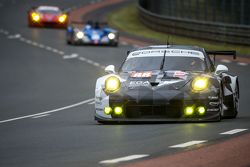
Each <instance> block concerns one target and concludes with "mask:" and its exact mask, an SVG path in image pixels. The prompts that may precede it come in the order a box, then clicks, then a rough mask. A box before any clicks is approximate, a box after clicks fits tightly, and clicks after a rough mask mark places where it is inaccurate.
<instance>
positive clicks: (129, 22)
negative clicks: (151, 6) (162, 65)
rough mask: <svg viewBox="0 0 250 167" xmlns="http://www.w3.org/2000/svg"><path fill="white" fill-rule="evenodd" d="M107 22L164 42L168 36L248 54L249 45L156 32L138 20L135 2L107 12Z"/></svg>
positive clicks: (249, 50) (181, 42) (186, 43)
mask: <svg viewBox="0 0 250 167" xmlns="http://www.w3.org/2000/svg"><path fill="white" fill-rule="evenodd" d="M107 19H108V22H109V23H110V24H111V25H112V26H114V27H116V28H117V29H119V30H121V31H124V32H127V33H130V34H132V35H136V36H142V37H145V38H149V39H154V40H158V41H161V42H162V43H166V39H167V38H168V37H169V39H170V42H171V43H172V42H173V43H174V44H185V45H197V46H200V47H203V48H206V49H207V50H236V51H237V53H238V54H241V55H248V56H250V47H248V46H242V45H233V44H225V43H220V42H212V41H206V40H200V39H193V38H188V37H182V36H177V35H172V34H166V33H161V32H156V31H154V30H152V29H149V28H147V27H146V26H145V25H143V24H142V23H141V22H140V21H139V16H138V11H137V8H136V4H133V5H129V6H126V7H123V8H121V9H119V10H116V11H113V12H111V13H110V14H108V17H107Z"/></svg>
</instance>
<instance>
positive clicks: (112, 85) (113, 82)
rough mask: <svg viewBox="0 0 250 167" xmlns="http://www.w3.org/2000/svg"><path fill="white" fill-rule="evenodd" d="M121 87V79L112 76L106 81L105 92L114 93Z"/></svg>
mask: <svg viewBox="0 0 250 167" xmlns="http://www.w3.org/2000/svg"><path fill="white" fill-rule="evenodd" d="M120 87H121V82H120V80H119V78H117V77H115V76H111V77H109V78H107V79H106V81H105V91H106V92H108V93H114V92H116V91H118V90H119V89H120Z"/></svg>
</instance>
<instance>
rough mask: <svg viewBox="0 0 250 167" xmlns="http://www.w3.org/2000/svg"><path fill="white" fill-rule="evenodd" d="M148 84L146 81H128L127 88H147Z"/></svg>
mask: <svg viewBox="0 0 250 167" xmlns="http://www.w3.org/2000/svg"><path fill="white" fill-rule="evenodd" d="M149 85H150V83H149V82H148V81H130V83H129V88H135V87H138V86H149Z"/></svg>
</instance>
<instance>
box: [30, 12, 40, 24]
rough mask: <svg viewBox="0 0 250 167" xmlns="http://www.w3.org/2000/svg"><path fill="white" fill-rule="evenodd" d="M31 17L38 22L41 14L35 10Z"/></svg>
mask: <svg viewBox="0 0 250 167" xmlns="http://www.w3.org/2000/svg"><path fill="white" fill-rule="evenodd" d="M31 18H32V20H33V21H34V22H38V21H39V20H40V15H39V14H38V13H36V12H33V13H32V14H31Z"/></svg>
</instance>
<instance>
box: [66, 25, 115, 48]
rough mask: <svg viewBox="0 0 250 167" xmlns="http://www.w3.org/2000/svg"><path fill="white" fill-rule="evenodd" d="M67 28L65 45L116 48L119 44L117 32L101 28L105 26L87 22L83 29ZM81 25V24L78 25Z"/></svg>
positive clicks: (77, 27) (76, 27)
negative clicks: (108, 46)
mask: <svg viewBox="0 0 250 167" xmlns="http://www.w3.org/2000/svg"><path fill="white" fill-rule="evenodd" d="M73 24H78V26H74V25H71V26H68V28H67V43H68V44H72V45H80V44H85V45H86V44H89V45H110V46H117V45H118V42H119V34H118V31H116V30H114V29H112V28H109V27H107V26H103V25H106V24H103V23H99V22H95V23H93V22H91V21H89V22H88V23H87V24H86V25H84V26H83V27H82V26H80V27H79V23H76V22H73ZM80 24H82V23H80Z"/></svg>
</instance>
